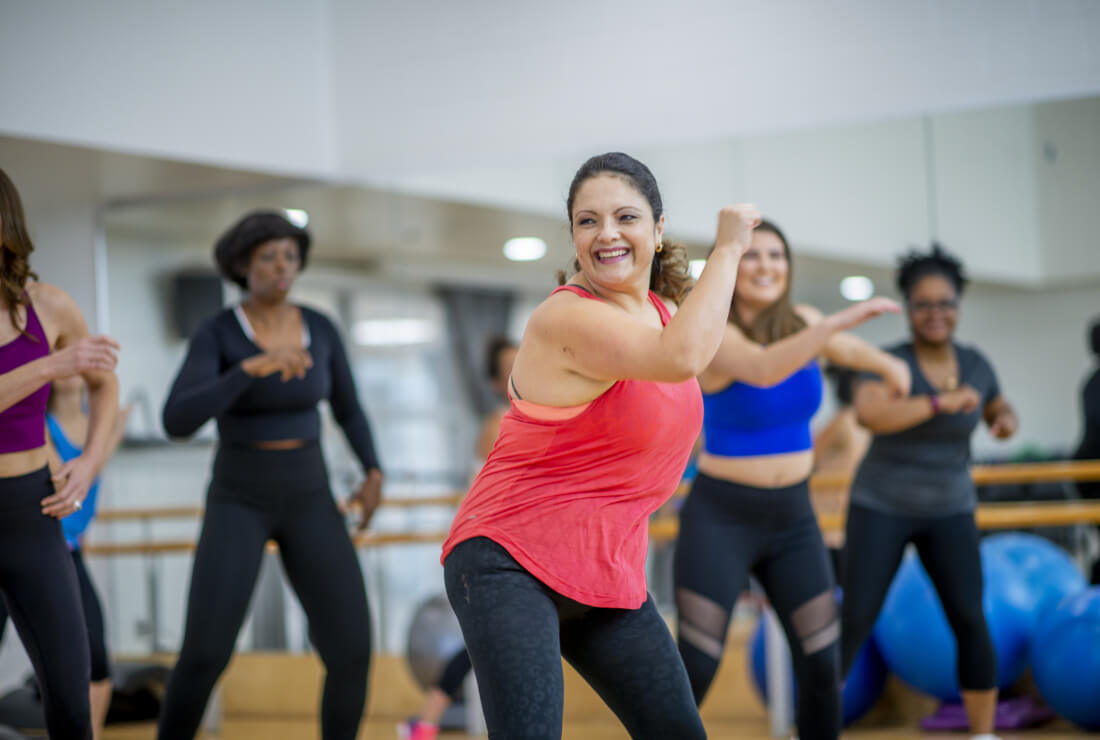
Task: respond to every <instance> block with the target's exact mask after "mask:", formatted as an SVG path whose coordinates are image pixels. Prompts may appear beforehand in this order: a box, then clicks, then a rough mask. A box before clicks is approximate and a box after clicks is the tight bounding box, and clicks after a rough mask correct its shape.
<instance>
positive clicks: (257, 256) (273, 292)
mask: <svg viewBox="0 0 1100 740" xmlns="http://www.w3.org/2000/svg"><path fill="white" fill-rule="evenodd" d="M301 264H302V260H301V256H300V254H299V251H298V242H297V241H296V240H295V239H292V238H291V237H284V238H282V239H272V240H270V241H266V242H264V243H263V244H260V245H259V246H258V247H256V248H254V249H253V250H252V253H251V254H250V255H249V257H248V264H247V266H246V267H245V270H244V277H245V281H246V282H247V283H248V292H249V294H250V295H252V296H253V297H254V298H259V299H261V300H280V299H285V298H286V296H287V293H289V292H290V288H291V286H292V285H293V284H294V279H295V278H296V277H298V270H299V268H300V267H301Z"/></svg>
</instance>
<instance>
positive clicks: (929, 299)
mask: <svg viewBox="0 0 1100 740" xmlns="http://www.w3.org/2000/svg"><path fill="white" fill-rule="evenodd" d="M906 311H907V314H908V316H909V328H910V330H911V331H912V332H913V337H914V338H915V339H917V340H919V341H920V342H923V343H924V344H946V343H948V342H950V341H951V337H952V336H953V335H954V334H955V324H956V323H957V322H958V319H959V294H958V291H956V290H955V286H954V284H952V282H951V281H950V280H948V279H947V278H946V277H944V276H943V275H938V274H935V273H933V274H931V275H925V276H924V277H922V278H921V279H920V280H918V281H917V282H915V283H914V284H913V287H912V289H911V290H910V291H909V296H908V301H907V306H906Z"/></svg>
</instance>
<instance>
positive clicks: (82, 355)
mask: <svg viewBox="0 0 1100 740" xmlns="http://www.w3.org/2000/svg"><path fill="white" fill-rule="evenodd" d="M117 350H118V342H116V341H115V340H113V339H111V338H110V337H104V336H95V337H87V336H86V337H82V338H81V339H79V340H77V341H75V342H73V344H72V345H70V346H68V347H65V348H64V349H61V350H58V351H57V352H54V353H52V354H49V355H46V356H45V357H40V358H39V359H37V360H33V361H31V362H28V363H26V364H24V365H20V366H19V367H17V368H15V369H14V370H11V371H9V372H6V373H4V374H2V375H0V411H5V410H7V409H8V408H10V407H11V406H14V405H15V404H17V403H19V402H20V401H22V400H23V399H24V398H26V397H27V396H29V395H31V394H32V393H34V392H35V391H37V390H38V389H39V388H41V387H42V386H44V385H46V383H49V382H51V381H53V380H56V379H57V378H67V377H69V376H70V375H80V374H82V373H85V372H90V371H95V370H104V371H107V372H110V371H113V370H114V369H115V365H116V364H117V362H118V358H117V356H116V355H115V352H116V351H117Z"/></svg>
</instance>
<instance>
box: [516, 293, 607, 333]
mask: <svg viewBox="0 0 1100 740" xmlns="http://www.w3.org/2000/svg"><path fill="white" fill-rule="evenodd" d="M606 308H607V307H606V306H605V305H604V304H603V303H602V302H600V301H594V300H591V299H590V298H585V297H583V296H579V295H577V294H576V293H573V292H572V291H567V290H562V291H559V292H557V293H554V294H553V295H550V296H548V297H547V298H546V300H544V301H543V302H542V303H540V304H539V305H538V307H537V308H535V310H534V311H533V312H532V313H531V317H530V318H529V319H528V320H527V326H528V331H531V330H534V331H535V332H536V334H537V333H541V332H547V331H553V330H554V329H556V328H558V327H560V326H561V325H562V323H563V322H564V323H572V322H575V321H576V320H577V319H578V318H579V317H583V316H585V315H587V314H588V313H589V312H591V311H593V310H595V311H598V310H600V309H606Z"/></svg>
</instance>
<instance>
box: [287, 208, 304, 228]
mask: <svg viewBox="0 0 1100 740" xmlns="http://www.w3.org/2000/svg"><path fill="white" fill-rule="evenodd" d="M283 213H284V214H285V215H286V220H287V221H289V222H290V223H292V224H294V225H295V226H297V227H298V228H299V229H304V228H305V227H306V224H308V223H309V214H308V213H306V212H305V211H303V210H302V209H301V208H284V209H283Z"/></svg>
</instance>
